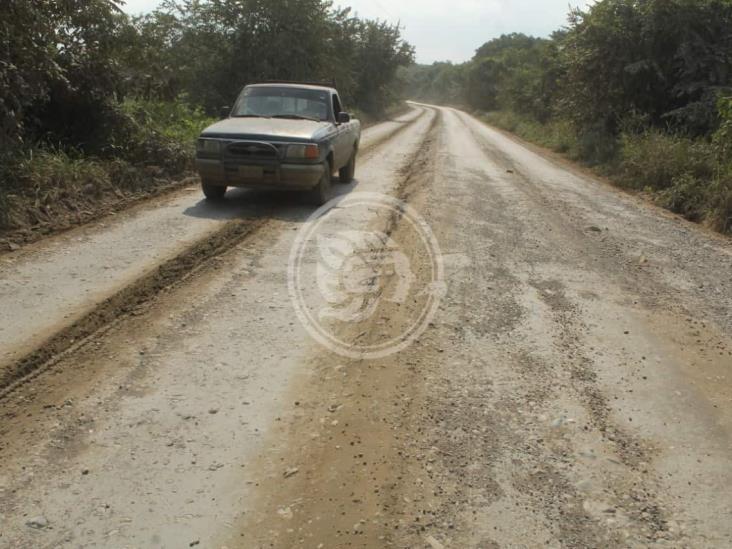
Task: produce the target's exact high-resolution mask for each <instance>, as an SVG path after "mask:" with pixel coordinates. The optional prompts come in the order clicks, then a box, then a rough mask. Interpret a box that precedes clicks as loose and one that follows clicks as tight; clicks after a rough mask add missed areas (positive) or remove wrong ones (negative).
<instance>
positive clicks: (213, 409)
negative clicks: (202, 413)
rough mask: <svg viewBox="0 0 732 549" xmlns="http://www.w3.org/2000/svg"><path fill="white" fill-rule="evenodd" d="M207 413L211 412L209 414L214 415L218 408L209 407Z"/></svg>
mask: <svg viewBox="0 0 732 549" xmlns="http://www.w3.org/2000/svg"><path fill="white" fill-rule="evenodd" d="M208 413H209V414H211V415H215V414H218V413H219V409H218V408H211V409H210V410H209V411H208Z"/></svg>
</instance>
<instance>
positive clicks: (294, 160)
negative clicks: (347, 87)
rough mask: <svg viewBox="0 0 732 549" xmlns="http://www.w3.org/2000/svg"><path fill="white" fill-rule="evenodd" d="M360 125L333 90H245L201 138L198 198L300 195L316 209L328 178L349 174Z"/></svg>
mask: <svg viewBox="0 0 732 549" xmlns="http://www.w3.org/2000/svg"><path fill="white" fill-rule="evenodd" d="M360 139H361V124H360V122H359V121H358V120H355V119H353V118H352V117H351V115H350V114H348V113H347V112H344V111H343V108H342V107H341V100H340V98H339V96H338V92H337V91H336V89H335V87H333V86H326V85H314V84H301V83H266V84H252V85H249V86H246V87H245V88H244V89H243V90H242V92H241V94H240V95H239V97H238V99H237V100H236V103H235V104H234V106H233V107H232V109H231V110H230V112H228V113H227V115H226V118H224V119H223V120H221V121H219V122H217V123H215V124H213V125H211V126H209V127H208V128H206V129H205V130H203V132H202V133H201V136H200V137H199V138H198V142H197V146H196V167H197V169H198V173H199V175H200V176H201V185H202V189H203V194H204V195H205V196H206V198H207V199H208V200H220V199H222V198H223V197H224V194H225V193H226V189H227V187H253V188H267V189H289V190H302V191H306V192H308V193H309V195H310V198H311V200H312V201H313V202H315V203H316V204H318V205H322V204H324V203H326V202H327V201H328V200H329V199H330V197H331V181H332V175H333V174H334V173H335V172H336V171H337V172H338V176H339V179H340V181H341V182H342V183H350V182H351V181H352V180H353V178H354V175H355V173H356V155H357V154H358V145H359V141H360Z"/></svg>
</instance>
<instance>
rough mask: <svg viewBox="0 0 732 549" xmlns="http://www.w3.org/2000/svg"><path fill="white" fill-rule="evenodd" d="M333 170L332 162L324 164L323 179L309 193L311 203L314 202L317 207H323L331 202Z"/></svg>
mask: <svg viewBox="0 0 732 549" xmlns="http://www.w3.org/2000/svg"><path fill="white" fill-rule="evenodd" d="M331 170H332V167H331V165H330V162H326V163H325V164H324V169H323V177H321V178H320V181H319V182H318V185H317V186H316V187H315V188H314V189H312V190H311V191H309V193H308V194H309V199H310V202H312V203H313V204H315V205H316V206H322V205H323V204H325V203H326V202H328V200H330V194H331V173H330V172H331Z"/></svg>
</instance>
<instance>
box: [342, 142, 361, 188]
mask: <svg viewBox="0 0 732 549" xmlns="http://www.w3.org/2000/svg"><path fill="white" fill-rule="evenodd" d="M357 154H358V149H353V154H352V155H351V159H350V160H349V161H348V164H346V165H345V166H343V167H342V168H341V169H340V170H338V180H339V181H340V182H341V183H350V182H351V181H353V178H354V177H355V176H356V155H357Z"/></svg>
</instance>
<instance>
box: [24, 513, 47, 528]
mask: <svg viewBox="0 0 732 549" xmlns="http://www.w3.org/2000/svg"><path fill="white" fill-rule="evenodd" d="M25 524H26V526H28V527H29V528H35V529H36V530H43V529H44V528H48V519H46V517H44V516H40V515H39V516H37V517H34V518H32V519H30V520H29V521H28V522H26V523H25Z"/></svg>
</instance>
